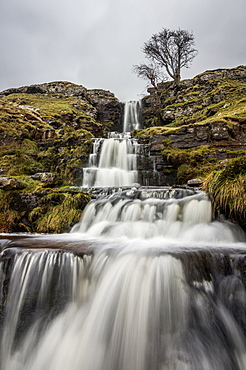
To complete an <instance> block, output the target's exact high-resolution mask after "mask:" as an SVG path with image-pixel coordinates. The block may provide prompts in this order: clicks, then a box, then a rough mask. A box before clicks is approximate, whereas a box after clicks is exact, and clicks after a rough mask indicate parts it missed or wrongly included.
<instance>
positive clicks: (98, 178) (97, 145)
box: [82, 101, 141, 187]
mask: <svg viewBox="0 0 246 370" xmlns="http://www.w3.org/2000/svg"><path fill="white" fill-rule="evenodd" d="M140 107H141V104H140V102H136V101H131V102H126V103H125V108H124V125H123V133H115V132H111V133H110V134H109V137H108V139H102V138H100V139H95V141H94V145H93V153H92V154H90V156H89V166H88V167H87V168H84V169H83V185H82V186H83V187H110V186H116V187H119V186H131V185H133V184H134V183H137V180H138V175H137V162H136V161H137V154H138V151H139V147H140V146H139V144H138V142H137V140H135V139H132V138H131V135H130V133H129V131H131V130H133V129H139V128H140V122H139V117H140V113H139V112H140Z"/></svg>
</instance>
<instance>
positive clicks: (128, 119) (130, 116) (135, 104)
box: [123, 100, 141, 132]
mask: <svg viewBox="0 0 246 370" xmlns="http://www.w3.org/2000/svg"><path fill="white" fill-rule="evenodd" d="M140 111H141V102H140V101H134V100H133V101H129V102H126V103H125V107H124V123H123V132H130V131H132V130H139V129H140V127H141V124H140V118H139V117H140Z"/></svg>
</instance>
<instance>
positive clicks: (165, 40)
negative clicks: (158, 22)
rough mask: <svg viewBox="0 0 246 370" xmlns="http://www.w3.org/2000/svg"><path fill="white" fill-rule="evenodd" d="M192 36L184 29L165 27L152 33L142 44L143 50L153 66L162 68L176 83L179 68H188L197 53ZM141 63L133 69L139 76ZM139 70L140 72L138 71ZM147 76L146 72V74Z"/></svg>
mask: <svg viewBox="0 0 246 370" xmlns="http://www.w3.org/2000/svg"><path fill="white" fill-rule="evenodd" d="M194 44H195V42H194V36H193V34H192V33H189V32H188V31H186V30H180V29H178V30H177V31H172V30H169V29H166V28H163V30H162V31H161V32H159V33H157V34H154V35H152V37H151V38H150V40H149V41H148V42H146V43H145V44H144V47H143V52H144V54H145V56H146V57H147V59H149V60H150V61H151V62H152V65H153V66H154V69H153V72H154V71H155V68H164V69H165V70H166V72H167V74H168V75H169V76H170V77H171V78H172V79H173V80H174V83H175V84H176V85H178V84H179V82H180V79H181V69H182V68H183V67H185V68H188V67H189V66H190V64H191V62H192V61H193V59H194V58H195V56H196V55H197V50H196V49H195V48H194ZM142 66H145V65H144V64H143V65H141V64H140V65H139V66H138V69H139V70H138V69H136V66H135V71H136V73H138V75H139V77H141V73H145V72H144V68H143V67H142ZM139 72H140V73H139ZM146 76H147V74H146Z"/></svg>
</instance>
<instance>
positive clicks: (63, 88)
mask: <svg viewBox="0 0 246 370" xmlns="http://www.w3.org/2000/svg"><path fill="white" fill-rule="evenodd" d="M12 94H41V95H46V96H48V95H55V96H57V97H58V98H61V99H62V98H64V97H75V98H78V99H79V102H80V105H79V107H78V106H77V107H76V106H75V108H78V109H79V110H80V109H81V103H84V104H83V106H82V108H83V111H84V112H85V114H86V115H88V116H89V117H92V118H94V119H96V120H98V121H100V122H110V121H111V122H113V124H116V125H117V124H118V122H119V120H120V112H121V104H120V102H119V101H118V99H117V98H116V97H115V95H114V94H113V93H111V92H110V91H105V90H102V89H91V90H89V89H86V88H85V87H84V86H82V85H76V84H73V83H71V82H63V81H56V82H49V83H43V84H35V85H31V86H23V87H19V88H11V89H7V90H4V91H2V92H0V98H3V97H6V96H9V95H12ZM26 107H27V106H26ZM29 108H31V109H34V110H36V111H38V108H36V107H29ZM64 113H66V112H64Z"/></svg>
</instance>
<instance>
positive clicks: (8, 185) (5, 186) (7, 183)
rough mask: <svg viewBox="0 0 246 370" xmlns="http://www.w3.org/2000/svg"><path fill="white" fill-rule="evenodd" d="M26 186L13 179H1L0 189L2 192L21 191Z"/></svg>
mask: <svg viewBox="0 0 246 370" xmlns="http://www.w3.org/2000/svg"><path fill="white" fill-rule="evenodd" d="M24 188H25V186H24V185H23V184H22V183H21V182H20V181H18V180H16V179H13V178H12V177H0V189H2V190H21V189H24Z"/></svg>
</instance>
